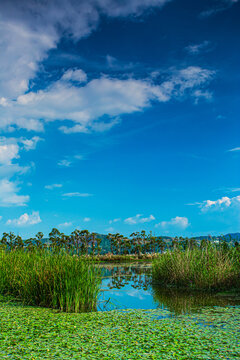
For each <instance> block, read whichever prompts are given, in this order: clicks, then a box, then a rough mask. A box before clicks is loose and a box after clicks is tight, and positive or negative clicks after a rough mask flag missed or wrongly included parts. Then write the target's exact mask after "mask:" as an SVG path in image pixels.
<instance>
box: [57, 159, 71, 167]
mask: <svg viewBox="0 0 240 360" xmlns="http://www.w3.org/2000/svg"><path fill="white" fill-rule="evenodd" d="M71 165H72V161H70V160H66V159H64V160H60V161H59V162H58V166H63V167H70V166H71Z"/></svg>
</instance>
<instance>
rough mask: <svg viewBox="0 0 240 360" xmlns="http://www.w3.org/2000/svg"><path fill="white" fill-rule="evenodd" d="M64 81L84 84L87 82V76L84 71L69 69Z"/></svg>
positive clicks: (64, 75) (63, 77)
mask: <svg viewBox="0 0 240 360" xmlns="http://www.w3.org/2000/svg"><path fill="white" fill-rule="evenodd" d="M62 80H66V81H76V82H79V83H82V82H86V81H87V74H86V73H85V72H84V71H83V70H82V69H76V70H74V69H69V70H67V71H66V72H65V73H64V74H63V76H62Z"/></svg>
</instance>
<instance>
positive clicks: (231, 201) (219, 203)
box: [198, 195, 240, 212]
mask: <svg viewBox="0 0 240 360" xmlns="http://www.w3.org/2000/svg"><path fill="white" fill-rule="evenodd" d="M198 205H199V207H200V209H201V211H202V212H207V211H224V210H226V209H230V208H231V209H232V208H236V207H237V208H240V195H238V196H234V197H232V198H230V197H228V196H223V197H222V198H220V199H217V200H205V201H203V202H202V203H200V204H198Z"/></svg>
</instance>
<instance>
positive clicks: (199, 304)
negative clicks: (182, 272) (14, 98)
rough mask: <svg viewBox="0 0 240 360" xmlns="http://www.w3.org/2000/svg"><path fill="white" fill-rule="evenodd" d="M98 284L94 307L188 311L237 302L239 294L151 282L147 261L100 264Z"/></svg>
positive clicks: (235, 303) (239, 299)
mask: <svg viewBox="0 0 240 360" xmlns="http://www.w3.org/2000/svg"><path fill="white" fill-rule="evenodd" d="M99 266H100V267H101V270H102V286H101V290H102V291H101V296H100V300H99V303H98V310H100V311H109V310H114V309H118V310H120V309H157V308H158V309H166V310H170V311H171V313H173V314H184V313H191V312H195V311H198V310H200V309H201V308H203V307H205V306H210V307H215V306H229V305H234V306H235V305H240V295H239V296H236V295H235V296H231V295H224V296H223V295H213V294H206V293H193V292H186V291H179V290H176V289H166V288H162V287H159V286H157V285H151V264H149V263H134V264H109V263H108V264H101V265H99Z"/></svg>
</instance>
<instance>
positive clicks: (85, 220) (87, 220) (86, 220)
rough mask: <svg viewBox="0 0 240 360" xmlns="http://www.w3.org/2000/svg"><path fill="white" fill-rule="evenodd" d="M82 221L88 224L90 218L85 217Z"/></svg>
mask: <svg viewBox="0 0 240 360" xmlns="http://www.w3.org/2000/svg"><path fill="white" fill-rule="evenodd" d="M83 221H84V222H89V221H91V218H90V217H85V218H84V219H83Z"/></svg>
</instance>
